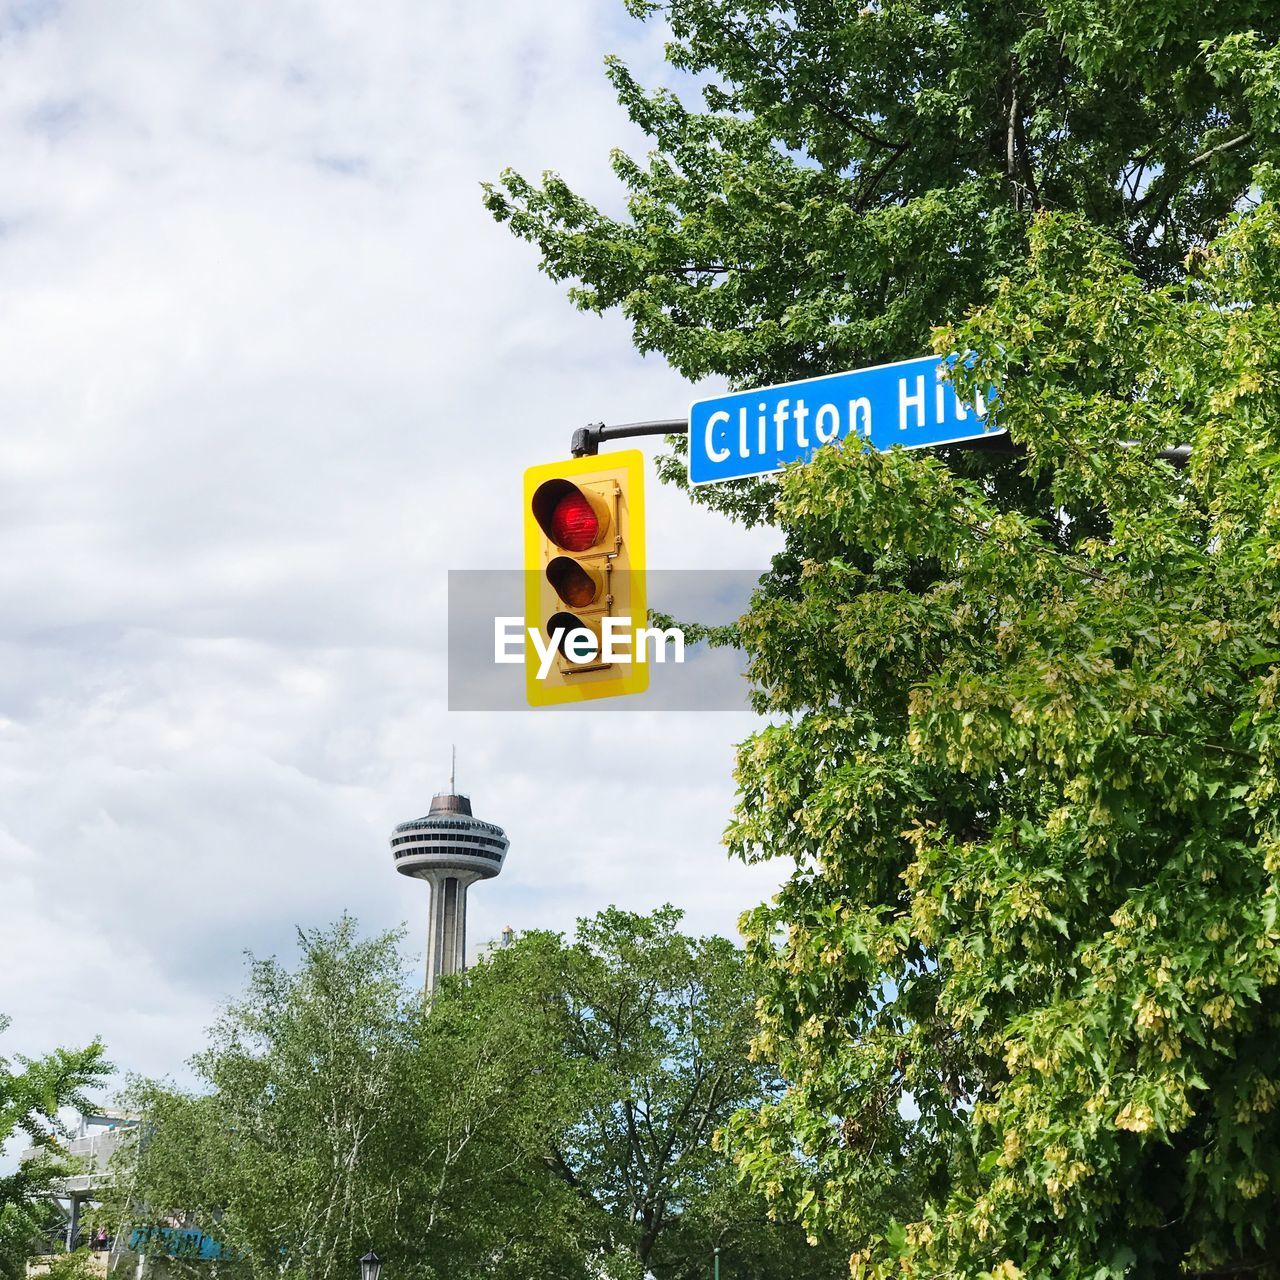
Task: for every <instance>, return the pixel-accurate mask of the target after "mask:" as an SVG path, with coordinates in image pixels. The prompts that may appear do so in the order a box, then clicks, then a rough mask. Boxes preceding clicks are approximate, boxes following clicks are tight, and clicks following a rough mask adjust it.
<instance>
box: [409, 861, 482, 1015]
mask: <svg viewBox="0 0 1280 1280" xmlns="http://www.w3.org/2000/svg"><path fill="white" fill-rule="evenodd" d="M423 878H424V879H426V880H427V881H428V883H429V884H430V885H431V906H430V909H429V912H428V916H427V979H426V986H427V994H428V995H430V994H431V993H432V992H433V991H434V990H435V989H436V987H437V986H438V985H439V982H440V979H441V978H447V977H449V976H450V975H451V974H455V973H461V972H462V971H463V970H464V969H465V968H466V967H467V889H468V888H469V887H470V886H471V885H472V884H474V883H475V882H476V881H477V880H478V879H479V878H480V877H479V876H477V875H474V874H469V873H467V872H457V871H436V872H433V873H432V874H431V875H430V876H424V877H423Z"/></svg>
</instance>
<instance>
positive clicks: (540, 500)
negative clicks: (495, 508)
mask: <svg viewBox="0 0 1280 1280" xmlns="http://www.w3.org/2000/svg"><path fill="white" fill-rule="evenodd" d="M524 509H525V539H524V545H525V565H524V567H525V626H526V628H530V627H536V628H537V629H538V631H539V632H540V636H541V639H542V643H543V654H547V655H550V654H551V646H553V645H554V646H555V651H554V657H547V658H546V659H545V660H544V657H543V654H540V653H539V652H538V646H537V645H536V644H535V643H534V641H533V638H532V637H531V636H529V635H528V632H527V631H526V637H525V686H526V690H527V693H528V698H529V704H530V706H535V707H545V706H553V705H555V704H557V703H563V702H581V701H585V700H587V699H591V698H611V697H618V696H619V695H622V694H628V693H643V692H644V690H645V689H647V688H648V687H649V668H648V664H647V663H646V662H645V656H646V655H645V652H644V646H643V637H638V636H637V634H636V633H637V632H638V631H640V630H641V629H642V628H643V627H645V626H646V625H647V616H648V614H647V607H646V603H645V583H644V455H643V454H642V453H641V452H640V451H639V450H638V449H628V450H625V451H624V452H622V453H613V454H608V455H605V456H592V457H586V458H570V459H568V460H566V461H564V462H548V463H544V464H543V465H541V466H537V467H530V468H529V470H528V471H526V472H525V475H524ZM638 640H639V641H640V643H637V641H638ZM609 659H612V660H609ZM540 673H541V674H540Z"/></svg>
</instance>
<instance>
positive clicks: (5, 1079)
mask: <svg viewBox="0 0 1280 1280" xmlns="http://www.w3.org/2000/svg"><path fill="white" fill-rule="evenodd" d="M8 1025H9V1020H8V1019H7V1018H5V1017H3V1016H0V1032H3V1031H4V1030H5V1029H6V1028H7V1027H8ZM16 1061H17V1064H18V1069H16V1070H15V1069H14V1067H13V1065H12V1064H11V1062H10V1060H9V1059H8V1058H5V1057H0V1146H2V1145H4V1144H5V1143H7V1142H8V1141H9V1140H10V1139H11V1138H13V1137H15V1136H17V1135H19V1134H25V1135H26V1136H27V1138H28V1139H29V1141H30V1143H31V1145H32V1146H33V1147H36V1148H37V1149H39V1150H40V1151H41V1153H42V1154H41V1155H39V1156H37V1157H36V1158H35V1159H33V1160H28V1161H24V1162H23V1163H22V1164H20V1165H19V1166H18V1168H17V1169H16V1170H14V1171H13V1172H12V1173H8V1174H0V1276H3V1277H17V1276H21V1275H24V1274H25V1270H26V1260H27V1257H28V1255H29V1254H30V1253H31V1252H32V1251H33V1250H35V1249H37V1248H39V1247H40V1246H41V1244H42V1239H43V1229H44V1227H45V1225H46V1221H47V1218H48V1207H49V1200H50V1196H51V1192H52V1191H53V1190H54V1188H55V1187H56V1184H57V1182H58V1180H59V1179H60V1178H62V1177H64V1176H65V1175H66V1174H67V1173H69V1172H71V1171H72V1169H73V1162H71V1161H70V1160H69V1158H68V1157H67V1156H66V1154H65V1153H60V1151H59V1142H60V1139H62V1138H65V1137H66V1136H67V1135H66V1131H65V1129H64V1128H63V1126H62V1125H61V1124H60V1123H59V1120H58V1113H59V1111H61V1110H62V1109H63V1108H65V1107H74V1108H76V1109H78V1110H81V1111H85V1110H88V1109H89V1108H90V1107H91V1106H92V1103H91V1102H90V1100H89V1097H88V1091H89V1090H90V1089H93V1088H96V1087H98V1086H100V1085H101V1084H102V1083H103V1081H104V1080H105V1078H106V1077H107V1076H108V1075H109V1074H110V1072H111V1066H110V1064H109V1063H108V1062H107V1061H106V1053H105V1050H104V1049H103V1046H102V1044H101V1043H100V1042H99V1041H97V1040H95V1041H94V1042H93V1043H92V1044H90V1045H88V1046H87V1047H86V1048H83V1049H56V1050H55V1051H54V1052H53V1053H51V1054H49V1055H47V1056H46V1057H43V1058H27V1057H23V1056H22V1055H18V1057H17V1059H16Z"/></svg>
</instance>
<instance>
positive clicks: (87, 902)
mask: <svg viewBox="0 0 1280 1280" xmlns="http://www.w3.org/2000/svg"><path fill="white" fill-rule="evenodd" d="M662 39H663V32H662V31H661V30H659V29H655V28H652V27H645V26H641V25H638V24H634V23H632V22H631V21H630V20H629V19H627V17H626V15H625V13H624V12H623V11H622V5H621V3H620V0H488V2H487V3H485V4H482V5H477V4H468V3H464V0H432V2H431V3H428V4H422V3H421V2H420V0H366V3H363V4H360V5H353V4H351V3H350V2H349V0H275V2H274V3H272V4H257V3H249V2H247V0H245V2H242V3H231V4H228V3H226V0H188V2H187V3H184V4H181V5H173V4H166V3H162V0H145V2H141V3H139V2H133V0H115V2H114V3H112V4H110V5H104V4H101V3H93V2H91V0H65V2H59V0H0V153H2V154H3V157H4V162H3V170H2V171H3V181H0V1011H3V1012H5V1013H8V1014H9V1015H10V1016H11V1017H12V1019H13V1025H12V1027H11V1028H10V1030H9V1031H8V1032H7V1033H6V1034H5V1036H4V1037H3V1040H0V1052H7V1053H13V1052H28V1053H37V1052H43V1051H45V1050H47V1049H48V1048H51V1047H52V1046H53V1045H54V1044H56V1043H68V1044H70V1043H79V1042H83V1041H85V1040H86V1039H87V1038H89V1037H90V1036H92V1035H94V1034H101V1035H102V1036H103V1037H104V1038H105V1039H106V1041H107V1043H108V1046H109V1049H110V1052H111V1055H112V1057H113V1058H114V1060H115V1061H116V1062H117V1063H118V1064H119V1065H120V1066H121V1067H122V1068H124V1069H128V1070H132V1071H140V1072H144V1073H146V1074H150V1075H161V1074H166V1073H168V1074H173V1075H175V1076H177V1077H178V1078H179V1079H181V1078H182V1076H183V1063H184V1062H185V1060H186V1059H187V1058H188V1056H189V1055H190V1054H191V1053H192V1052H193V1051H195V1050H196V1049H197V1048H198V1046H199V1044H200V1037H201V1029H202V1028H203V1027H204V1026H205V1025H207V1024H208V1022H209V1021H210V1019H211V1016H212V1014H213V1012H214V1010H215V1009H216V1007H217V1005H218V1003H219V1002H220V1001H221V1000H222V999H223V998H225V997H226V996H227V995H228V994H229V993H231V992H232V991H234V990H235V988H236V987H237V986H238V985H239V983H240V981H241V977H242V973H243V967H242V966H243V958H242V956H243V952H244V950H245V949H246V948H248V949H252V950H254V951H256V952H259V953H267V952H277V953H280V954H287V953H288V952H289V950H290V948H291V946H292V938H293V929H294V926H295V924H298V923H301V924H308V925H311V924H321V923H324V922H326V921H328V920H331V919H333V918H334V917H335V916H337V915H338V914H339V913H340V912H342V911H343V910H350V911H351V912H353V913H354V914H356V915H357V916H358V917H359V918H360V920H361V922H362V923H363V924H364V925H365V926H366V927H368V928H370V929H372V928H382V927H387V926H393V925H395V924H397V923H399V922H401V921H404V922H407V924H408V925H409V929H410V941H411V944H412V946H413V948H414V951H415V953H416V952H418V951H420V936H421V933H422V928H423V925H424V921H425V914H426V896H425V895H426V889H425V886H423V885H421V884H418V883H416V882H414V881H410V880H407V879H405V878H403V877H400V876H397V875H396V874H395V873H394V871H393V869H392V863H391V858H390V854H389V852H388V848H387V843H386V842H387V836H388V833H389V830H390V828H391V827H392V826H393V825H394V824H395V823H396V822H398V821H401V820H403V819H406V818H409V817H413V816H416V815H417V814H420V813H422V812H424V811H425V809H426V806H427V804H428V802H429V798H430V796H431V794H432V792H433V791H434V790H436V789H438V788H439V787H440V786H441V785H442V784H443V783H444V782H445V780H446V779H447V776H448V760H449V746H450V743H452V742H456V743H457V745H458V757H459V783H460V787H461V789H463V790H467V791H470V792H471V793H472V795H473V797H474V800H475V805H476V810H477V812H478V813H479V814H480V815H481V816H483V817H487V818H491V819H493V820H494V821H497V822H500V823H502V824H503V825H504V826H505V827H506V828H507V830H508V833H509V835H510V837H511V853H510V855H509V858H508V862H507V867H506V870H505V871H504V872H503V875H502V877H501V878H500V879H498V880H496V881H494V882H492V883H490V884H486V885H483V886H481V887H480V888H479V889H478V890H476V891H475V892H474V893H473V894H472V898H471V934H472V939H473V941H477V942H478V941H483V940H484V939H486V938H491V937H493V936H494V935H495V934H496V933H497V931H498V930H499V929H500V928H501V927H502V926H503V925H504V924H506V923H511V924H512V925H514V926H515V927H517V928H524V927H532V926H547V927H552V928H559V929H563V928H568V927H570V926H571V925H572V922H573V920H574V919H575V917H576V916H578V915H580V914H583V913H586V912H590V911H593V910H595V909H598V908H600V907H603V906H606V905H608V904H609V903H618V904H622V905H625V906H627V907H631V908H637V909H644V908H648V907H651V906H655V905H657V904H659V903H661V902H663V901H666V900H671V901H674V902H676V903H678V904H680V905H682V906H684V907H685V908H686V909H687V911H688V918H689V921H690V923H691V924H692V925H693V926H694V927H696V928H698V929H705V930H710V929H715V930H719V931H731V930H732V929H733V927H734V922H735V920H736V918H737V915H738V913H739V911H741V910H742V909H743V908H745V907H747V906H750V905H752V904H754V903H755V902H757V901H759V900H760V899H761V898H763V897H765V896H767V895H768V894H769V892H771V889H772V886H773V883H774V880H775V878H776V876H777V874H778V873H777V871H776V870H774V869H773V868H769V867H766V868H744V867H741V866H737V865H734V864H731V863H729V862H728V861H727V859H726V857H725V854H724V852H723V849H722V848H721V846H720V844H719V836H720V831H721V829H722V827H723V824H724V820H725V817H726V814H727V812H728V808H729V805H730V803H731V798H732V785H731V781H730V777H729V770H730V764H731V755H732V743H733V742H734V741H735V740H736V739H737V738H739V737H741V736H742V735H743V733H744V732H746V730H747V728H748V726H749V721H748V719H747V718H746V717H745V716H742V715H735V714H724V713H721V714H710V713H704V714H701V715H697V714H671V713H669V714H648V713H645V714H635V713H626V712H605V711H602V710H596V711H594V712H593V713H592V714H590V715H585V716H584V715H572V714H570V715H564V714H557V713H545V712H543V713H533V712H524V713H504V714H478V713H471V714H467V713H458V712H455V713H450V712H449V711H448V710H447V709H446V705H445V703H446V698H445V677H446V672H445V663H444V647H445V586H446V573H447V571H448V570H449V569H451V568H452V569H468V568H489V569H492V568H511V567H515V566H516V565H518V563H519V559H518V557H519V538H520V535H521V527H520V481H521V473H522V471H523V470H524V468H525V467H527V466H529V465H531V464H533V463H535V462H541V461H546V460H549V459H551V458H554V457H557V456H562V455H563V454H564V452H565V451H566V446H567V442H568V437H569V433H570V431H571V429H572V428H573V427H575V426H578V425H580V424H582V423H584V422H587V421H591V420H596V419H606V420H612V421H625V420H629V419H631V420H634V419H639V418H646V417H668V416H672V415H673V414H678V413H680V412H681V411H683V409H684V407H685V405H686V404H687V403H688V400H689V399H690V387H689V386H688V385H687V384H685V383H684V382H683V381H682V380H681V379H680V378H678V377H677V376H676V375H675V374H674V373H673V372H672V371H671V370H669V369H668V368H667V367H666V366H665V365H664V364H663V363H662V362H661V361H659V360H657V359H654V358H649V359H646V360H641V359H640V358H639V357H638V356H636V355H635V354H634V353H633V352H632V350H631V348H630V344H629V340H628V337H629V335H628V330H627V327H626V325H625V324H624V323H622V322H621V321H619V320H618V319H617V318H616V317H613V318H607V319H604V320H601V319H599V318H595V317H590V316H583V315H580V314H578V313H577V312H575V311H574V310H573V309H572V308H571V307H570V306H569V304H568V303H567V302H566V301H565V300H564V297H563V293H562V290H561V289H560V288H559V287H558V286H555V285H553V284H551V283H549V282H548V281H547V280H546V279H545V278H544V277H542V276H541V275H540V274H539V273H538V272H537V270H536V259H535V257H534V254H533V252H532V251H531V250H530V249H529V248H528V247H527V246H524V245H521V244H518V243H516V242H515V241H513V240H512V239H511V237H510V236H509V234H508V233H507V232H506V231H505V230H504V229H503V228H501V227H499V226H498V225H497V224H495V223H494V222H493V221H492V220H491V219H490V218H489V216H488V215H487V214H486V213H485V211H484V209H483V208H482V206H481V203H480V198H479V183H480V181H481V180H483V179H485V178H488V177H492V176H495V175H496V174H497V173H498V171H499V170H500V169H501V168H502V167H503V166H505V165H508V164H510V165H514V166H515V167H517V168H520V169H523V170H524V171H526V172H530V173H535V174H536V173H537V172H539V171H541V170H542V169H544V168H555V169H557V170H559V171H560V172H561V173H562V174H564V175H565V176H566V177H567V178H568V179H569V180H570V181H571V182H572V183H573V184H575V185H576V186H578V187H579V188H580V189H582V190H583V191H584V192H586V193H588V194H590V195H592V196H594V197H596V198H598V199H599V200H602V201H605V202H608V203H610V204H616V203H617V201H618V192H617V191H616V189H615V187H614V185H613V183H612V179H611V177H610V174H609V172H608V167H607V155H608V150H609V148H610V147H612V146H614V145H624V146H626V147H628V148H629V149H631V150H633V151H637V150H643V146H644V143H643V140H642V139H641V138H639V137H638V136H637V135H636V134H635V133H634V131H633V130H632V129H631V128H630V126H629V125H628V124H627V122H626V121H625V119H624V118H623V117H622V114H621V111H620V109H619V108H618V107H617V105H616V103H615V102H614V101H613V99H612V96H611V94H610V92H609V88H608V85H607V83H606V82H605V80H604V77H603V74H602V69H601V63H602V58H603V56H604V55H605V54H606V53H608V52H616V53H619V54H621V55H622V56H623V57H624V58H625V59H626V60H627V61H628V62H629V63H630V64H631V65H632V67H633V68H634V69H635V70H636V72H637V73H638V74H639V75H640V77H641V78H642V80H645V81H646V82H648V83H650V84H653V83H656V82H659V81H661V80H662V79H663V78H664V73H663V66H662V62H661V45H662ZM712 389H714V386H713V387H712ZM653 451H654V449H653V447H652V446H650V447H648V448H647V452H649V454H650V456H652V453H653ZM650 480H651V485H650V500H649V506H650V513H649V527H650V547H649V558H650V563H651V564H654V565H658V566H670V567H689V566H691V564H693V563H695V561H694V560H693V559H692V557H696V563H697V564H698V565H699V566H705V567H726V568H727V567H740V568H753V567H759V566H760V565H762V564H763V563H765V562H766V559H767V555H768V553H769V550H770V548H771V545H772V542H771V536H770V535H769V534H767V533H763V534H747V533H744V532H742V531H741V530H739V529H736V528H734V527H732V526H730V525H728V524H726V523H725V522H723V521H721V520H720V519H718V518H717V517H714V516H710V515H707V514H705V513H701V512H698V511H695V510H693V509H692V508H690V507H689V505H688V504H687V502H686V501H685V499H684V498H683V497H681V495H680V494H678V493H676V492H674V491H671V490H667V489H662V488H660V487H659V486H658V485H657V484H656V482H653V477H652V470H650ZM589 813H590V814H598V815H600V816H599V818H598V819H593V820H591V821H583V820H582V815H584V814H589Z"/></svg>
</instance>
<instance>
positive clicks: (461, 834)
mask: <svg viewBox="0 0 1280 1280" xmlns="http://www.w3.org/2000/svg"><path fill="white" fill-rule="evenodd" d="M507 845H508V840H507V833H506V832H505V831H503V829H502V828H501V827H499V826H497V825H496V824H494V823H492V822H483V821H481V820H480V819H479V818H477V817H476V816H475V815H474V814H473V813H472V812H471V800H470V797H468V796H463V795H459V794H458V792H457V789H456V786H455V783H454V779H453V777H452V776H451V777H450V779H449V790H448V791H442V792H438V793H437V794H436V795H435V797H434V798H433V799H432V801H431V808H430V810H429V811H428V813H427V815H426V816H425V817H423V818H414V819H413V820H412V821H411V822H402V823H401V824H400V825H399V826H398V827H397V828H396V829H395V830H394V831H393V832H392V833H391V856H392V857H393V858H394V859H395V864H396V870H397V871H398V872H400V874H401V875H403V876H413V877H415V878H416V879H418V880H425V881H426V882H427V883H428V884H429V885H430V886H431V908H430V916H429V921H428V925H427V983H426V985H427V994H428V995H430V993H431V992H432V991H434V990H435V989H436V985H437V983H438V982H439V981H440V979H441V977H443V976H444V975H446V974H450V973H461V972H462V971H463V970H464V969H465V968H466V967H467V889H468V888H469V887H470V886H471V885H473V884H475V882H476V881H477V880H492V879H493V877H494V876H496V875H497V874H498V872H499V871H501V870H502V864H503V862H504V861H505V859H506V856H507Z"/></svg>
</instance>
